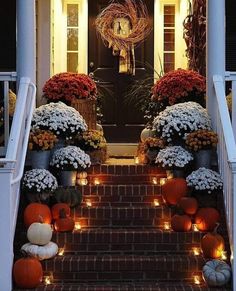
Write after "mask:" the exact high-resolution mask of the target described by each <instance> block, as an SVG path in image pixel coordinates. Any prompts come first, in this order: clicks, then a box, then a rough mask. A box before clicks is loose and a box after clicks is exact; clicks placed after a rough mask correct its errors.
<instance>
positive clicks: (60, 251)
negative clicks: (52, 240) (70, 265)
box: [58, 248, 65, 256]
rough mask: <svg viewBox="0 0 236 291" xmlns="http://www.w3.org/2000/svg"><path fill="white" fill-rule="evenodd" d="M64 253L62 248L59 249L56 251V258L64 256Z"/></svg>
mask: <svg viewBox="0 0 236 291" xmlns="http://www.w3.org/2000/svg"><path fill="white" fill-rule="evenodd" d="M64 252H65V249H64V248H59V250H58V256H64Z"/></svg>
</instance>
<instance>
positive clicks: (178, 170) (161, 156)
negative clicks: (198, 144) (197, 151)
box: [156, 146, 193, 177]
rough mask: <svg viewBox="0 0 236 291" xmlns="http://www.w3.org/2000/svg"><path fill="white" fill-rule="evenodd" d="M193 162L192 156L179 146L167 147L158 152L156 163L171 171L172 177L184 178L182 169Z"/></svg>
mask: <svg viewBox="0 0 236 291" xmlns="http://www.w3.org/2000/svg"><path fill="white" fill-rule="evenodd" d="M192 160H193V155H192V154H191V153H190V152H188V151H187V150H185V149H184V148H182V147H181V146H169V147H166V148H164V149H162V150H160V151H159V153H158V155H157V157H156V163H157V164H159V165H160V166H161V167H163V168H164V169H166V170H172V172H173V176H174V177H184V168H185V167H186V166H187V165H188V164H189V163H190V162H191V161H192Z"/></svg>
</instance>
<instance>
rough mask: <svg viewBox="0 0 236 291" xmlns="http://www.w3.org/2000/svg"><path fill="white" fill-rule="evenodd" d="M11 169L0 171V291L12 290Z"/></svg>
mask: <svg viewBox="0 0 236 291" xmlns="http://www.w3.org/2000/svg"><path fill="white" fill-rule="evenodd" d="M11 178H12V169H11V168H6V169H5V168H4V169H1V174H0V185H1V191H0V192H1V204H0V205H1V207H0V221H1V223H0V234H1V240H0V256H1V264H0V282H1V283H0V291H11V290H12V262H13V235H14V234H13V230H12V217H11V208H12V207H11V199H12V197H10V195H9V193H10V190H9V187H10V181H11Z"/></svg>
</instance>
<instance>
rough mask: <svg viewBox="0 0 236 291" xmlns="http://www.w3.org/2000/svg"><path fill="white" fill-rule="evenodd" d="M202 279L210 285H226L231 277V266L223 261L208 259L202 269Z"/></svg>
mask: <svg viewBox="0 0 236 291" xmlns="http://www.w3.org/2000/svg"><path fill="white" fill-rule="evenodd" d="M202 276H203V279H204V281H205V282H206V283H207V284H208V286H210V287H220V286H224V285H226V284H227V283H228V282H229V281H230V278H231V268H230V266H229V265H228V264H227V263H225V262H224V261H220V260H211V261H208V262H207V263H206V264H205V266H204V267H203V269H202Z"/></svg>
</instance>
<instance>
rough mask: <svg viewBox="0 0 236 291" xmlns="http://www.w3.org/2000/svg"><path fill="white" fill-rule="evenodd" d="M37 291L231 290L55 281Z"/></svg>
mask: <svg viewBox="0 0 236 291" xmlns="http://www.w3.org/2000/svg"><path fill="white" fill-rule="evenodd" d="M34 290H35V291H69V290H70V291H231V290H232V289H231V288H230V287H228V288H227V287H222V288H220V287H219V288H208V287H207V286H206V285H205V284H204V283H203V282H202V283H201V285H198V286H197V285H194V284H193V283H192V282H191V281H190V282H179V281H176V282H156V281H154V282H140V283H123V282H117V283H112V284H108V283H103V284H102V283H100V284H99V282H96V283H94V284H91V283H90V284H86V283H85V284H79V283H54V284H52V285H47V286H45V285H40V286H38V287H37V288H36V289H34ZM13 291H32V289H13Z"/></svg>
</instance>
